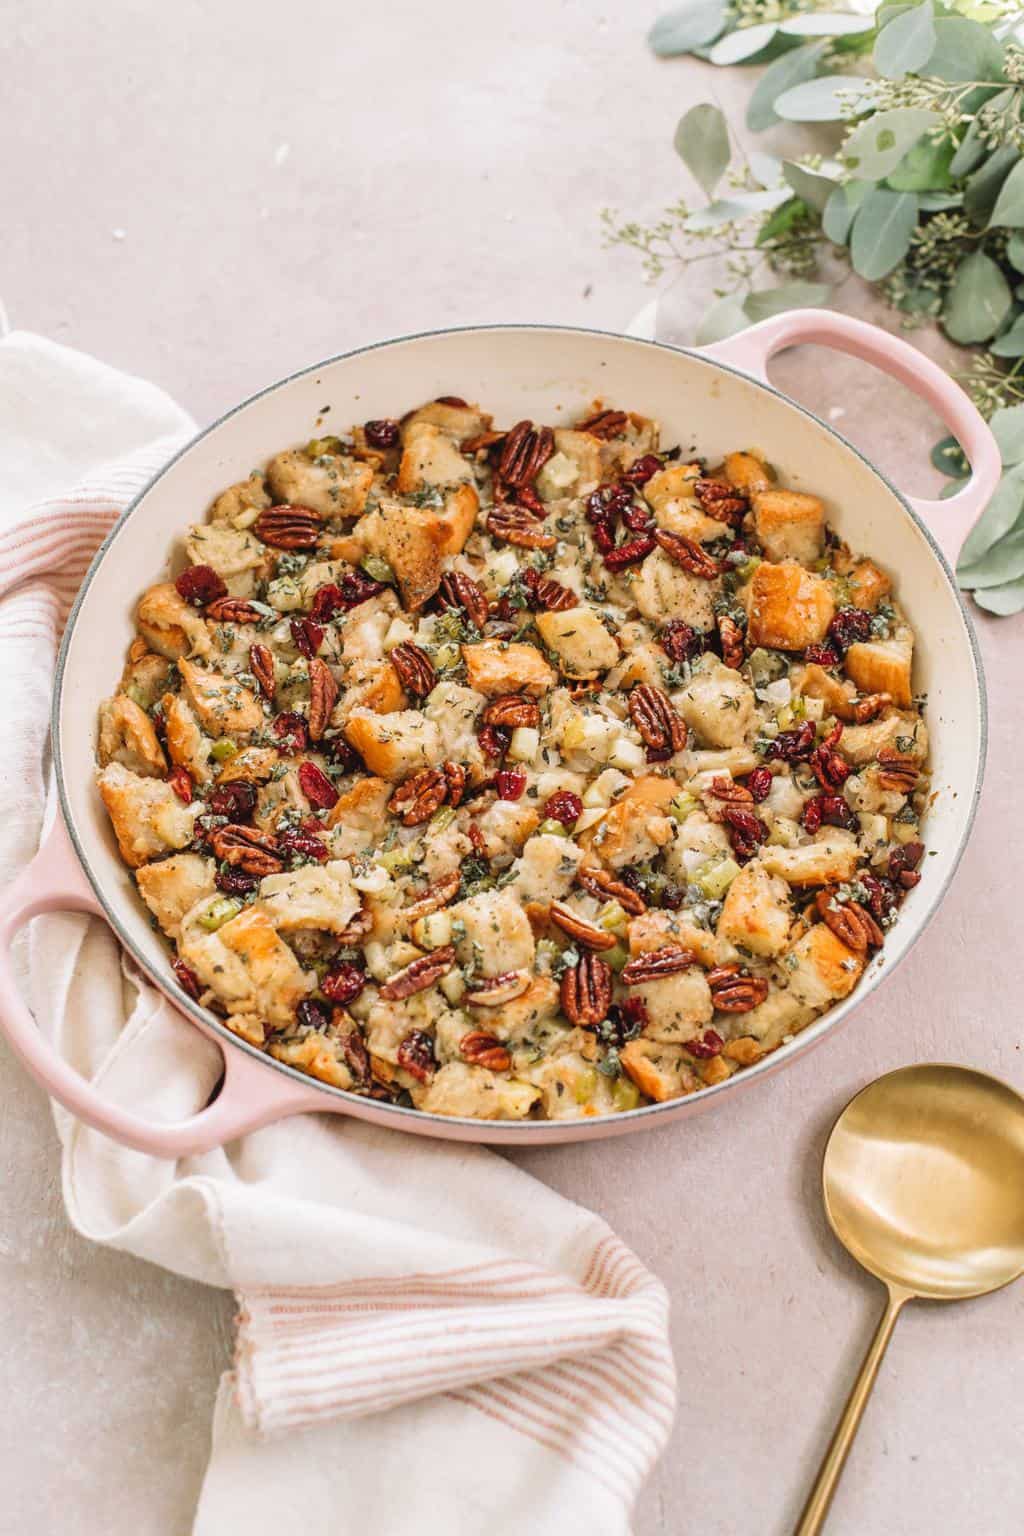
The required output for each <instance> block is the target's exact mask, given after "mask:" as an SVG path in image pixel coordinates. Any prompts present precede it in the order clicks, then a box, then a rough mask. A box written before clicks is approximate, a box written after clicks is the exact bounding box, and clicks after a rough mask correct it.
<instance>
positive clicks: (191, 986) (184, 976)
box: [171, 960, 203, 997]
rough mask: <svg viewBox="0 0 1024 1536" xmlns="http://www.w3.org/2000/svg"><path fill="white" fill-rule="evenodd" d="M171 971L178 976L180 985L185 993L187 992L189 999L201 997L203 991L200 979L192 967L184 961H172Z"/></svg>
mask: <svg viewBox="0 0 1024 1536" xmlns="http://www.w3.org/2000/svg"><path fill="white" fill-rule="evenodd" d="M171 970H172V971H173V972H174V974H175V976H177V978H178V985H179V987H180V988H181V990H182V991H183V992H187V993H188V995H189V997H198V996H199V994H200V992H201V991H202V990H203V989H202V987H201V986H200V983H199V977H198V976H197V975H196V973H195V971H194V970H193V969H192V967H191V966H190V965H186V964H185V962H184V960H172V961H171Z"/></svg>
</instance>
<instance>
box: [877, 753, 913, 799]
mask: <svg viewBox="0 0 1024 1536" xmlns="http://www.w3.org/2000/svg"><path fill="white" fill-rule="evenodd" d="M877 777H878V784H879V788H881V789H895V790H898V791H899V792H900V794H902V795H910V794H913V792H914V790H915V789H916V788H917V785H918V780H919V779H920V777H921V771H920V769H919V768H918V766H917V762H916V761H915V759H914V758H912V757H911V756H910V754H909V752H897V751H895V750H894V749H893V748H892V747H883V748H882V750H881V752H879V754H878V775H877Z"/></svg>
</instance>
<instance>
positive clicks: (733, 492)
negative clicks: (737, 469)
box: [693, 475, 750, 528]
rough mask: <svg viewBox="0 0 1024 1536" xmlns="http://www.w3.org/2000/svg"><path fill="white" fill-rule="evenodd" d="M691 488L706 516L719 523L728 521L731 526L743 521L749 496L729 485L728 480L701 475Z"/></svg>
mask: <svg viewBox="0 0 1024 1536" xmlns="http://www.w3.org/2000/svg"><path fill="white" fill-rule="evenodd" d="M693 489H694V492H695V494H696V497H697V500H698V501H699V502H700V506H701V510H702V511H703V512H706V513H707V515H708V517H713V518H715V519H717V521H718V522H720V523H728V524H729V526H730V527H732V528H735V527H736V525H737V523H741V522H742V521H743V518H744V516H745V514H746V511H747V508H748V507H749V505H750V501H749V498H748V497H747V496H746V495H744V493H743V492H742V491H739V490H737V489H736V487H735V486H734V485H730V484H729V482H728V480H715V479H713V478H711V476H709V475H702V476H701V477H700V479H699V480H698V481H697V483H696V485H695V486H694V488H693Z"/></svg>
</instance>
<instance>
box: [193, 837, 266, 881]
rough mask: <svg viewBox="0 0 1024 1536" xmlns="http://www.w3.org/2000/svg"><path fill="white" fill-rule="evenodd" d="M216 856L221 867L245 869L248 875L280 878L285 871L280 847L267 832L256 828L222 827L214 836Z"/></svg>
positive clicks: (214, 854)
mask: <svg viewBox="0 0 1024 1536" xmlns="http://www.w3.org/2000/svg"><path fill="white" fill-rule="evenodd" d="M210 847H211V848H212V849H213V856H214V858H215V859H217V861H218V862H219V863H221V864H230V865H231V867H232V869H241V870H243V871H244V872H245V873H246V874H247V875H256V876H257V878H258V879H260V880H262V878H263V876H264V875H276V874H279V873H280V871H281V870H282V869H283V868H284V864H283V862H282V861H281V859H279V858H278V856H277V853H276V852H275V849H276V847H277V844H276V843H275V841H274V839H273V838H272V837H270V836H269V835H268V834H267V833H266V832H258V831H257V830H256V828H255V827H236V826H227V827H218V828H217V830H216V831H215V832H212V833H211V834H210Z"/></svg>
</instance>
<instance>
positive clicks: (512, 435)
mask: <svg viewBox="0 0 1024 1536" xmlns="http://www.w3.org/2000/svg"><path fill="white" fill-rule="evenodd" d="M554 451H555V435H554V433H553V432H552V430H551V428H550V427H534V425H533V422H532V421H519V422H517V423H516V425H515V426H514V427H513V428H512V429H511V431H510V432H509V433H508V434H507V435H506V437H505V445H504V447H503V448H502V450H501V457H500V458H499V459H498V470H497V475H498V479H499V480H501V481H503V482H504V484H505V485H510V486H512V487H513V489H515V490H518V489H520V487H522V486H528V485H532V484H533V482H534V480H536V478H537V476H538V474H539V473H540V471H541V470H542V469H543V468H544V465H545V464H546V463H547V461H548V459H550V457H551V455H552V454H553V453H554Z"/></svg>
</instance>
